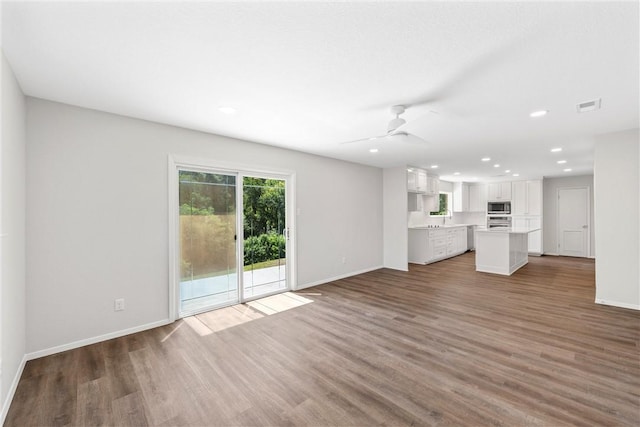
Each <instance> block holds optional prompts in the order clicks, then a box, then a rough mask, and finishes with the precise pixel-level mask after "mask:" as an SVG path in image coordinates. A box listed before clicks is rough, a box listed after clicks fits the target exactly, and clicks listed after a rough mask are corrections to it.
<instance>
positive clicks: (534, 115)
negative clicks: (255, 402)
mask: <svg viewBox="0 0 640 427" xmlns="http://www.w3.org/2000/svg"><path fill="white" fill-rule="evenodd" d="M547 113H548V111H547V110H540V111H534V112H533V113H531V114H529V116H531V117H542V116H544V115H545V114H547Z"/></svg>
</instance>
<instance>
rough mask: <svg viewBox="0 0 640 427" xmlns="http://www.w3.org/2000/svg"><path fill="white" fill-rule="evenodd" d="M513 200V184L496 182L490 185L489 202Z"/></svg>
mask: <svg viewBox="0 0 640 427" xmlns="http://www.w3.org/2000/svg"><path fill="white" fill-rule="evenodd" d="M496 200H499V201H509V200H511V182H494V183H491V184H489V201H490V202H492V201H496Z"/></svg>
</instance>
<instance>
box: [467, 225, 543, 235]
mask: <svg viewBox="0 0 640 427" xmlns="http://www.w3.org/2000/svg"><path fill="white" fill-rule="evenodd" d="M538 230H540V228H529V227H509V228H506V227H505V228H500V227H497V228H485V229H478V230H476V232H478V233H503V234H504V233H509V234H529V233H533V232H534V231H538Z"/></svg>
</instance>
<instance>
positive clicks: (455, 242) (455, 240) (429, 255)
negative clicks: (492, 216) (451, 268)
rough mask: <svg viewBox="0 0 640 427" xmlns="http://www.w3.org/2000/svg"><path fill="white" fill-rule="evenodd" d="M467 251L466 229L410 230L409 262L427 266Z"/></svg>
mask: <svg viewBox="0 0 640 427" xmlns="http://www.w3.org/2000/svg"><path fill="white" fill-rule="evenodd" d="M466 251H467V227H466V226H460V227H442V228H436V229H434V228H410V229H409V262H411V263H414V264H429V263H432V262H436V261H440V260H443V259H446V258H451V257H453V256H456V255H460V254H462V253H465V252H466Z"/></svg>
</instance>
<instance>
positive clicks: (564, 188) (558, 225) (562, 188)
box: [556, 185, 591, 258]
mask: <svg viewBox="0 0 640 427" xmlns="http://www.w3.org/2000/svg"><path fill="white" fill-rule="evenodd" d="M561 190H585V191H586V193H587V199H586V202H587V253H586V254H585V256H584V258H589V257H590V256H591V187H589V186H588V185H586V186H576V187H558V188H557V189H556V244H557V245H558V247H557V248H556V251H557V252H558V255H559V256H570V255H562V254H561V253H560V242H561V240H560V238H561V235H562V230H561V229H560V191H561ZM579 258H582V257H579Z"/></svg>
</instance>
